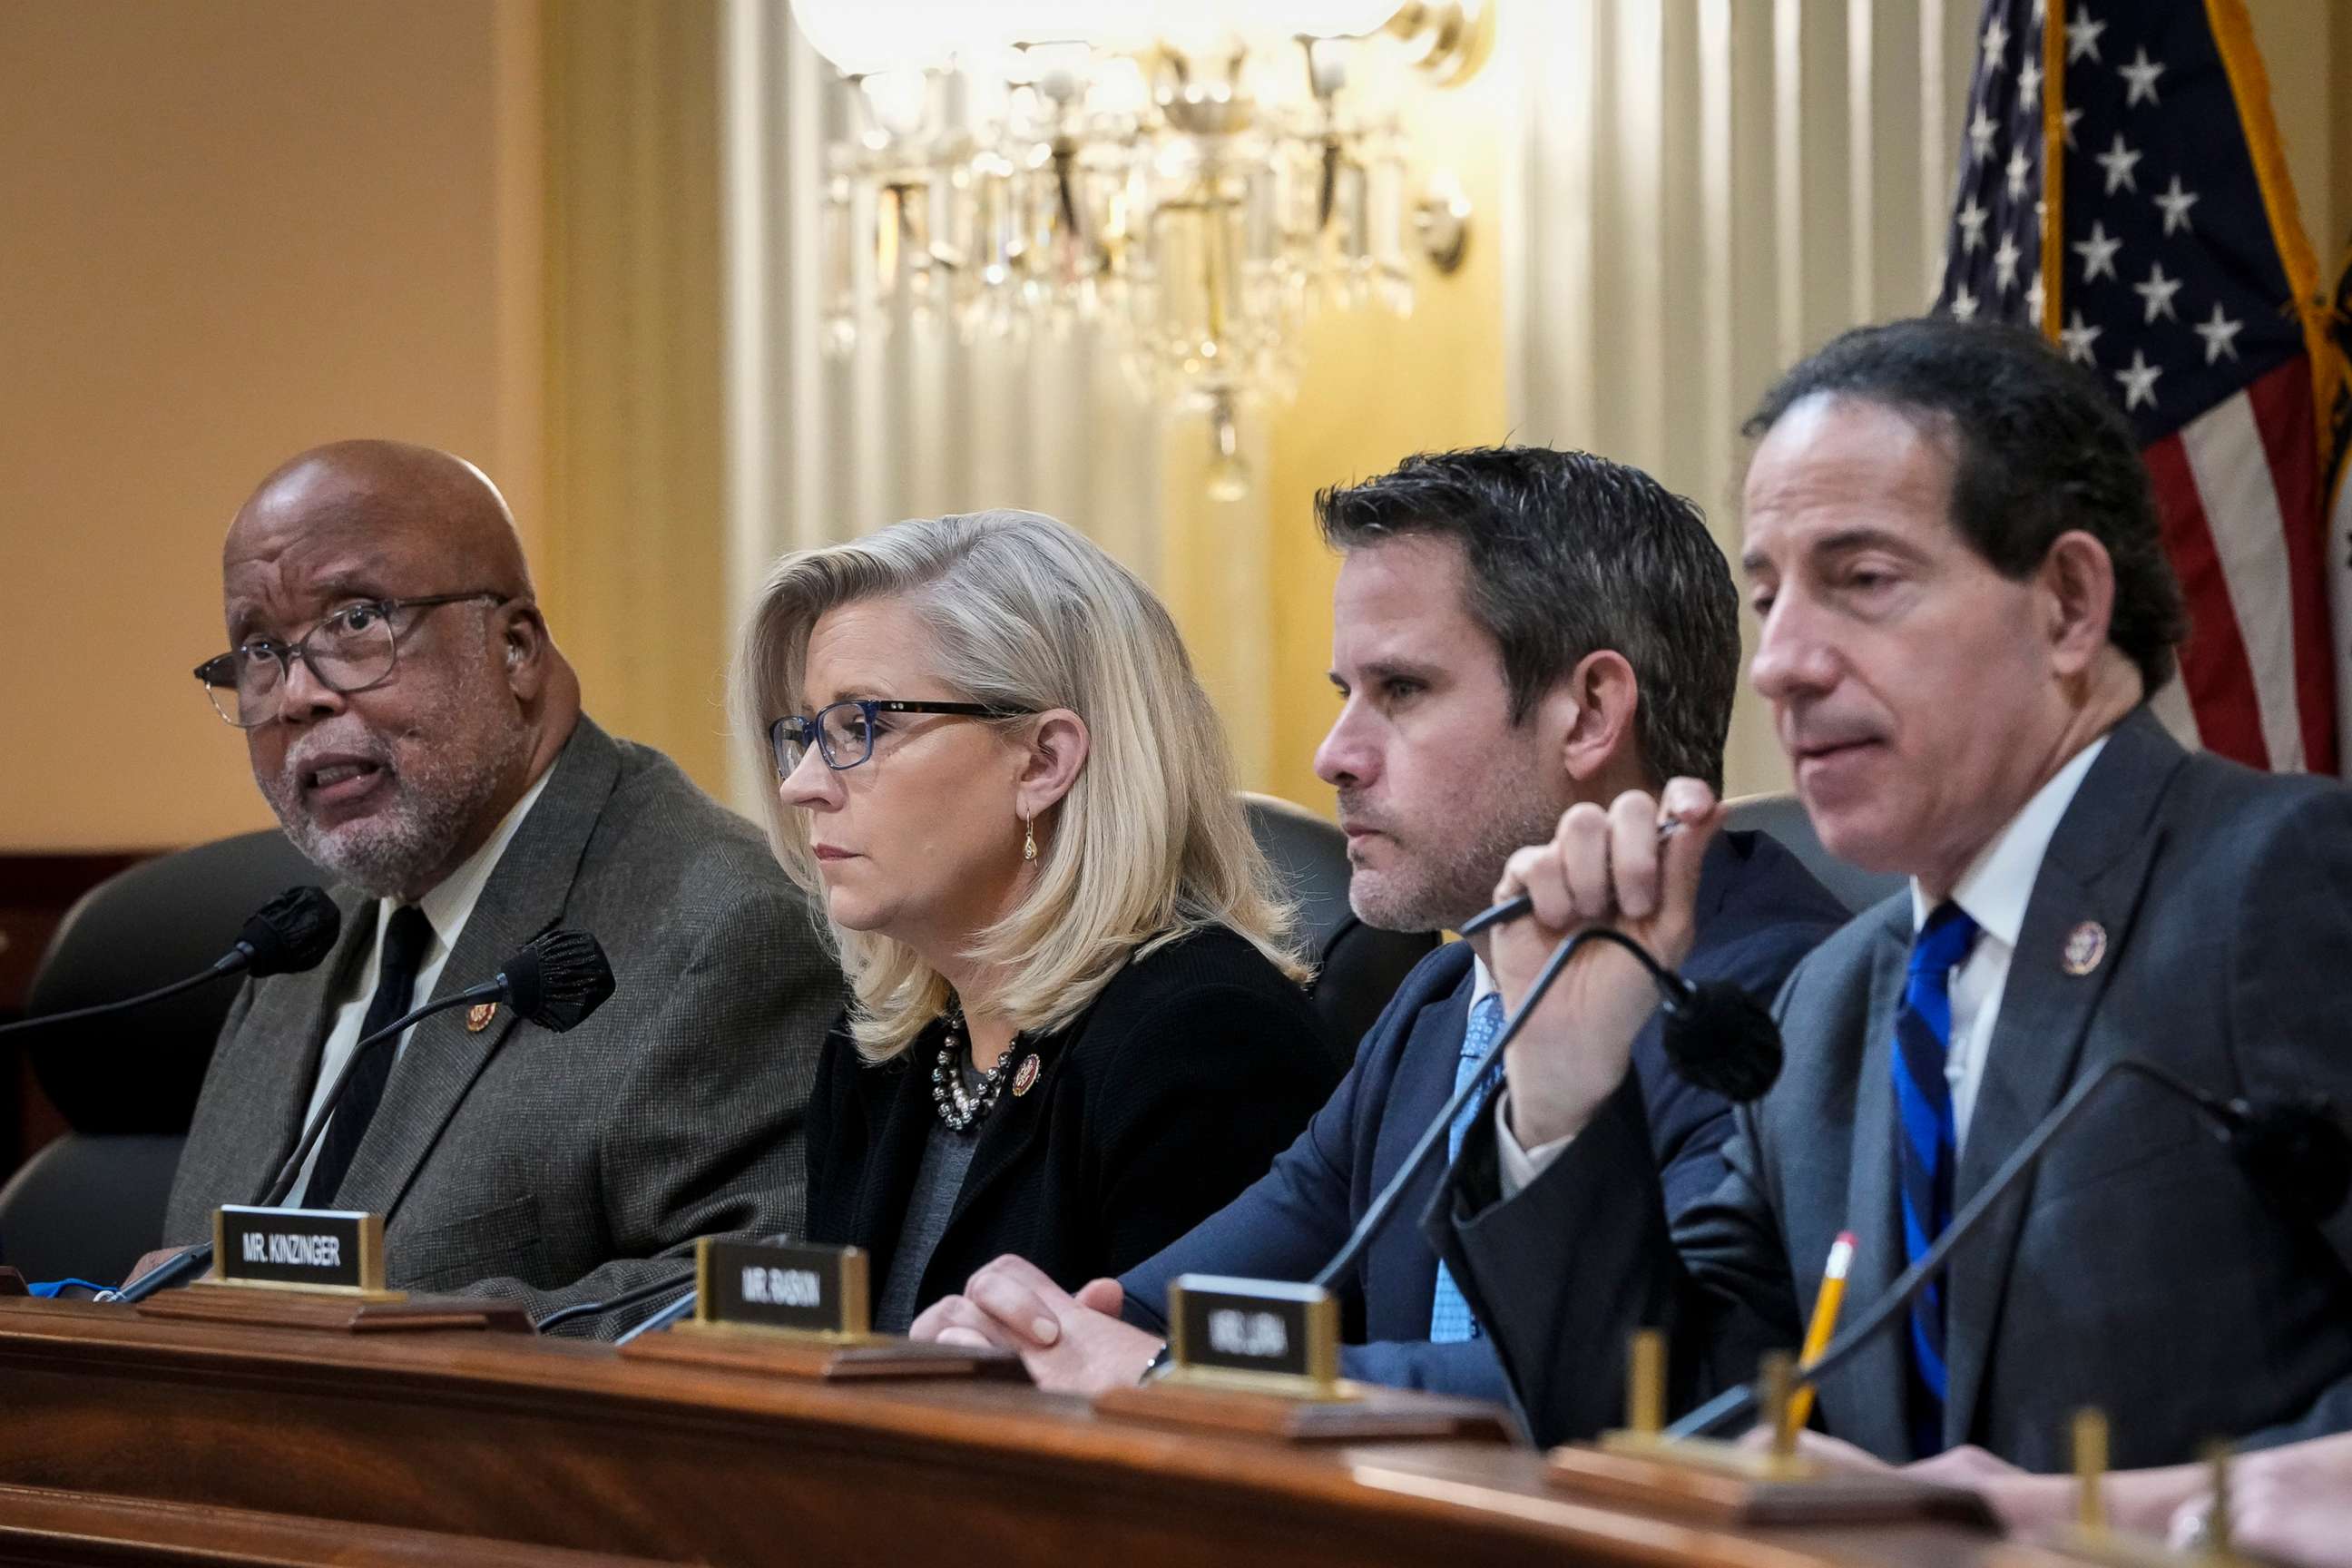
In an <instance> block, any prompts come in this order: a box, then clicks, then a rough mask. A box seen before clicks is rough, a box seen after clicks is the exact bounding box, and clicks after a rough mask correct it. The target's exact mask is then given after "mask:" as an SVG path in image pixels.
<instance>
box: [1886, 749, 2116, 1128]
mask: <svg viewBox="0 0 2352 1568" xmlns="http://www.w3.org/2000/svg"><path fill="white" fill-rule="evenodd" d="M2106 743H2107V738H2106V737H2105V735H2102V736H2100V737H2099V738H2098V739H2097V740H2095V741H2094V742H2091V743H2090V744H2089V745H2087V746H2085V747H2084V748H2083V749H2082V750H2081V751H2079V752H2075V753H2074V756H2073V757H2072V758H2070V759H2068V761H2067V763H2066V765H2065V766H2064V767H2063V768H2060V769H2059V770H2058V771H2057V772H2056V773H2053V774H2051V775H2050V780H2049V782H2048V783H2047V784H2043V785H2042V787H2041V788H2040V789H2038V790H2036V791H2034V793H2033V798H2032V800H2029V801H2027V802H2026V803H2025V805H2024V808H2023V809H2022V810H2021V811H2020V812H2019V813H2018V814H2017V815H2016V816H2012V817H2011V818H2010V819H2009V826H2006V827H2004V828H2002V829H2001V830H2000V832H1999V833H1997V834H1995V835H1994V836H1993V839H1992V842H1991V843H1990V844H1988V845H1986V846H1985V847H1983V848H1982V849H1980V850H1979V851H1978V852H1977V858H1975V859H1974V860H1971V861H1969V868H1968V869H1967V870H1965V871H1963V872H1961V873H1960V879H1959V880H1958V881H1957V882H1955V883H1953V884H1952V893H1951V899H1952V902H1954V903H1956V904H1958V905H1959V906H1960V909H1961V910H1962V911H1963V912H1964V913H1966V914H1967V916H1968V917H1969V919H1970V920H1972V921H1976V922H1977V940H1976V942H1975V944H1974V945H1973V946H1971V947H1970V948H1969V956H1968V960H1967V962H1965V963H1962V964H1961V965H1960V966H1959V967H1958V969H1956V970H1954V971H1953V972H1952V991H1951V995H1952V1042H1951V1045H1950V1047H1948V1049H1947V1050H1946V1051H1945V1053H1944V1079H1945V1081H1946V1082H1948V1083H1949V1084H1950V1085H1951V1089H1952V1140H1953V1146H1954V1147H1955V1148H1958V1149H1965V1148H1967V1147H1968V1143H1969V1120H1970V1118H1972V1117H1973V1116H1974V1115H1975V1113H1976V1108H1977V1090H1978V1089H1979V1087H1981V1086H1982V1084H1983V1083H1984V1070H1985V1057H1986V1055H1987V1053H1988V1052H1989V1051H1990V1049H1991V1048H1992V1031H1993V1026H1994V1025H1995V1024H1996V1023H1998V1022H1999V1021H2000V996H2001V992H2002V991H2003V990H2005V989H2006V988H2007V987H2008V984H2009V961H2010V958H2011V955H2012V954H2014V953H2015V952H2017V935H2018V932H2019V931H2021V930H2023V929H2024V926H2025V906H2026V905H2027V904H2028V903H2030V902H2032V898H2033V884H2034V883H2035V882H2036V881H2037V880H2039V879H2040V878H2041V876H2042V857H2043V856H2044V855H2046V854H2048V853H2049V850H2050V837H2051V835H2052V834H2054V833H2056V832H2057V831H2058V819H2059V818H2060V817H2063V816H2065V815H2066V808H2067V807H2068V806H2070V805H2074V792H2075V791H2077V790H2079V789H2081V788H2082V787H2083V775H2084V773H2089V772H2090V771H2091V764H2092V763H2094V762H2096V761H2097V760H2098V756H2099V752H2101V751H2103V750H2104V749H2105V746H2106ZM1934 912H1935V910H1934V906H1932V905H1930V904H1929V903H1928V902H1927V895H1926V894H1925V893H1923V892H1921V891H1920V890H1919V880H1918V879H1917V878H1916V877H1915V878H1913V879H1912V880H1911V930H1912V931H1913V932H1915V933H1916V932H1917V931H1918V930H1919V928H1920V927H1921V926H1923V925H1925V924H1926V923H1927V917H1928V916H1929V915H1930V914H1932V913H1934Z"/></svg>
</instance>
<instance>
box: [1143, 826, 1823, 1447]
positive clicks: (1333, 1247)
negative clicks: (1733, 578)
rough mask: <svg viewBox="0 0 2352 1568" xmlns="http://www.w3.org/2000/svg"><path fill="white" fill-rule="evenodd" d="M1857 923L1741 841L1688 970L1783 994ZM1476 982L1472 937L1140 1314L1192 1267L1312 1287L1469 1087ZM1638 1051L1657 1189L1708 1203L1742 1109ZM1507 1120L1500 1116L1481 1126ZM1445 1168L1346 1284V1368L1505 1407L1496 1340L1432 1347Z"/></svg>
mask: <svg viewBox="0 0 2352 1568" xmlns="http://www.w3.org/2000/svg"><path fill="white" fill-rule="evenodd" d="M1844 913H1845V911H1844V910H1843V907H1842V906H1841V905H1839V904H1838V902H1837V901H1836V900H1834V899H1832V898H1831V897H1830V895H1829V894H1828V893H1827V892H1826V891H1824V890H1823V889H1822V886H1821V884H1820V883H1818V882H1816V881H1815V880H1814V879H1813V878H1812V876H1811V873H1809V872H1808V871H1806V870H1805V868H1803V867H1802V866H1801V865H1800V864H1798V862H1797V860H1796V858H1795V857H1793V856H1791V855H1790V853H1789V852H1788V851H1787V850H1785V849H1783V848H1781V847H1780V845H1778V844H1776V843H1774V842H1773V841H1772V840H1770V839H1769V838H1766V837H1762V836H1761V835H1759V834H1748V833H1733V834H1725V835H1723V836H1722V837H1721V838H1720V839H1719V840H1718V841H1717V843H1716V844H1714V845H1711V846H1710V847H1709V850H1708V858H1707V861H1706V868H1705V870H1704V872H1703V873H1702V875H1701V877H1700V881H1699V898H1698V942H1697V945H1696V948H1695V949H1694V950H1693V952H1692V953H1691V958H1690V962H1689V964H1688V965H1687V969H1688V972H1689V973H1691V974H1693V975H1695V976H1696V977H1698V978H1700V979H1703V980H1729V981H1733V982H1735V983H1737V984H1739V985H1741V986H1744V987H1745V988H1747V989H1748V990H1749V991H1751V992H1753V993H1755V994H1759V995H1764V996H1769V995H1770V994H1773V992H1774V991H1775V990H1777V989H1778V988H1779V986H1780V982H1781V981H1782V980H1784V979H1785V978H1787V976H1788V973H1789V972H1790V969H1791V968H1793V967H1794V966H1795V964H1796V963H1797V960H1798V959H1800V958H1801V957H1802V956H1803V955H1804V954H1805V953H1806V952H1808V951H1810V950H1811V947H1812V945H1813V944H1814V943H1815V942H1819V941H1820V940H1821V939H1822V936H1824V935H1825V934H1827V933H1828V932H1829V931H1832V930H1833V929H1835V927H1836V925H1837V923H1838V921H1841V920H1842V919H1843V918H1844ZM1472 989H1473V982H1472V976H1471V953H1470V949H1469V948H1468V947H1467V946H1466V945H1465V944H1464V943H1461V942H1454V943H1451V944H1449V945H1447V946H1445V947H1442V948H1440V949H1438V950H1437V951H1436V952H1433V953H1432V954H1430V955H1429V957H1427V958H1425V959H1423V961H1422V962H1421V963H1420V964H1418V965H1417V966H1416V967H1415V968H1414V970H1413V972H1412V973H1411V974H1410V975H1408V976H1406V978H1405V983H1404V985H1403V987H1402V989H1401V990H1399V991H1398V993H1397V994H1396V998H1395V1000H1394V1001H1392V1002H1391V1003H1390V1004H1389V1007H1388V1011H1387V1012H1386V1013H1384V1014H1382V1015H1381V1020H1380V1022H1379V1023H1378V1024H1376V1025H1375V1026H1373V1028H1372V1032H1371V1033H1370V1034H1369V1035H1367V1036H1366V1037H1364V1042H1363V1046H1362V1048H1361V1049H1360V1051H1359V1052H1358V1053H1357V1057H1356V1065H1355V1067H1354V1068H1353V1069H1352V1070H1350V1071H1349V1074H1348V1076H1347V1078H1346V1079H1344V1080H1342V1082H1341V1083H1340V1085H1339V1090H1338V1092H1336V1093H1335V1094H1333V1095H1332V1097H1331V1100H1330V1101H1329V1103H1328V1104H1327V1105H1325V1106H1324V1107H1323V1109H1322V1110H1320V1111H1318V1112H1317V1113H1316V1117H1315V1120H1314V1121H1312V1122H1311V1123H1309V1124H1308V1126H1307V1131H1305V1132H1303V1133H1301V1134H1300V1135H1299V1138H1298V1141H1297V1142H1295V1143H1293V1144H1292V1145H1291V1146H1290V1148H1289V1149H1288V1150H1287V1151H1286V1152H1284V1154H1283V1156H1282V1158H1281V1159H1279V1160H1277V1161H1276V1162H1275V1164H1274V1168H1273V1169H1272V1170H1271V1171H1269V1172H1267V1173H1266V1174H1265V1177H1264V1178H1263V1179H1262V1180H1260V1181H1259V1182H1258V1183H1257V1184H1255V1185H1254V1186H1252V1187H1251V1188H1250V1189H1249V1191H1247V1192H1245V1193H1244V1194H1242V1195H1241V1196H1240V1197H1239V1198H1236V1199H1235V1200H1234V1202H1233V1203H1231V1204H1229V1205H1226V1206H1225V1208H1224V1209H1223V1211H1222V1212H1220V1213H1218V1214H1216V1215H1213V1216H1211V1217H1210V1218H1209V1219H1208V1220H1207V1221H1206V1222H1205V1223H1203V1224H1202V1226H1200V1227H1199V1228H1197V1229H1195V1230H1194V1231H1193V1232H1192V1234H1191V1235H1189V1236H1187V1237H1184V1238H1183V1239H1182V1240H1181V1241H1179V1242H1177V1243H1176V1244H1175V1245H1174V1246H1172V1247H1169V1248H1168V1249H1167V1250H1166V1251H1165V1252H1162V1253H1160V1255H1159V1256H1158V1257H1156V1258H1152V1259H1150V1261H1149V1262H1147V1263H1145V1264H1143V1265H1142V1266H1141V1267H1140V1268H1135V1269H1132V1270H1130V1271H1129V1273H1128V1274H1127V1275H1125V1276H1124V1277H1123V1279H1121V1281H1120V1283H1122V1284H1123V1285H1125V1286H1126V1287H1127V1294H1128V1306H1127V1316H1128V1317H1129V1320H1130V1321H1135V1322H1138V1323H1141V1324H1143V1325H1145V1326H1147V1327H1150V1329H1152V1330H1153V1331H1165V1330H1166V1326H1167V1323H1166V1303H1167V1300H1168V1283H1169V1281H1170V1280H1171V1279H1174V1278H1175V1277H1176V1276H1177V1275H1179V1274H1186V1273H1203V1274H1239V1275H1246V1276H1250V1277H1253V1278H1258V1279H1307V1278H1309V1277H1310V1276H1311V1275H1313V1274H1314V1273H1315V1271H1316V1270H1318V1268H1322V1267H1323V1265H1324V1264H1325V1263H1326V1262H1327V1261H1328V1260H1329V1258H1330V1257H1331V1255H1332V1254H1333V1253H1335V1252H1337V1251H1338V1250H1339V1246H1340V1244H1341V1243H1342V1242H1343V1241H1345V1240H1346V1239H1347V1237H1348V1234H1349V1231H1350V1230H1351V1229H1353V1228H1354V1226H1355V1224H1356V1222H1357V1221H1358V1220H1359V1219H1360V1218H1361V1217H1362V1215H1363V1213H1364V1211H1365V1209H1366V1208H1367V1207H1368V1206H1369V1205H1370V1202H1371V1199H1372V1197H1373V1195H1374V1194H1376V1193H1378V1192H1379V1191H1380V1190H1381V1188H1382V1187H1384V1186H1386V1185H1387V1184H1388V1183H1389V1180H1390V1178H1391V1177H1392V1176H1393V1175H1394V1174H1395V1173H1396V1172H1397V1169H1398V1167H1399V1166H1400V1165H1402V1163H1403V1161H1404V1156H1405V1153H1406V1152H1407V1151H1408V1150H1409V1149H1410V1148H1411V1147H1412V1144H1413V1142H1414V1141H1415V1140H1416V1139H1418V1138H1419V1137H1420V1136H1421V1134H1422V1132H1423V1130H1425V1129H1426V1128H1427V1127H1428V1125H1429V1122H1430V1120H1431V1119H1432V1118H1433V1117H1434V1116H1435V1115H1436V1114H1437V1112H1438V1110H1439V1109H1440V1108H1441V1107H1442V1106H1443V1105H1444V1103H1445V1100H1446V1098H1447V1097H1448V1096H1449V1095H1451V1094H1452V1093H1453V1092H1454V1071H1455V1064H1456V1063H1457V1062H1458V1061H1459V1060H1460V1058H1461V1053H1462V1037H1463V1031H1464V1029H1465V1027H1466V1026H1467V1025H1468V1020H1469V1011H1470V993H1471V991H1472ZM1633 1055H1634V1060H1635V1062H1636V1063H1637V1064H1638V1065H1639V1069H1640V1076H1641V1088H1642V1090H1643V1094H1644V1095H1645V1096H1646V1097H1647V1103H1648V1105H1649V1110H1650V1120H1649V1126H1650V1127H1651V1128H1654V1130H1655V1138H1654V1142H1651V1143H1648V1144H1645V1146H1644V1148H1643V1152H1642V1156H1641V1163H1642V1165H1643V1169H1644V1170H1645V1171H1647V1172H1649V1173H1650V1179H1651V1181H1652V1183H1653V1184H1655V1183H1656V1181H1657V1180H1658V1174H1657V1173H1659V1172H1660V1171H1662V1170H1663V1171H1664V1181H1665V1183H1666V1184H1667V1186H1668V1188H1669V1189H1670V1190H1672V1191H1674V1192H1675V1193H1677V1194H1683V1195H1685V1196H1686V1197H1688V1198H1690V1199H1693V1200H1696V1198H1697V1197H1699V1196H1701V1195H1703V1194H1706V1192H1708V1191H1710V1190H1712V1189H1713V1187H1714V1186H1715V1184H1716V1183H1717V1180H1718V1179H1719V1177H1720V1175H1721V1173H1722V1169H1723V1167H1722V1163H1721V1159H1720V1156H1719V1154H1718V1152H1717V1151H1718V1148H1719V1146H1720V1145H1721V1144H1722V1142H1723V1141H1724V1139H1725V1138H1727V1136H1729V1133H1730V1117H1729V1112H1728V1110H1727V1107H1726V1105H1725V1104H1724V1102H1723V1100H1720V1099H1719V1098H1717V1096H1715V1095H1712V1094H1709V1093H1706V1092H1705V1091H1703V1090H1700V1089H1693V1088H1692V1087H1691V1086H1690V1085H1688V1084H1686V1083H1685V1082H1683V1080H1682V1079H1679V1078H1677V1077H1675V1074H1674V1073H1673V1071H1672V1070H1671V1069H1670V1068H1667V1066H1666V1065H1665V1058H1664V1051H1663V1050H1662V1048H1661V1047H1660V1046H1659V1044H1658V1039H1657V1031H1656V1028H1655V1026H1652V1027H1650V1028H1648V1029H1645V1030H1643V1034H1642V1036H1641V1037H1640V1038H1639V1039H1638V1040H1637V1041H1636V1042H1635V1045H1634V1052H1633ZM1477 1121H1478V1122H1479V1123H1480V1124H1485V1123H1487V1122H1489V1121H1491V1112H1487V1111H1482V1112H1481V1114H1480V1115H1479V1117H1478V1118H1477ZM1646 1136H1647V1133H1646V1132H1645V1137H1646ZM1439 1175H1440V1172H1439V1171H1438V1170H1437V1169H1435V1168H1433V1169H1431V1170H1430V1171H1428V1172H1427V1173H1424V1174H1423V1176H1422V1177H1421V1178H1420V1180H1419V1181H1418V1182H1417V1183H1416V1184H1415V1185H1414V1186H1413V1187H1412V1189H1411V1190H1409V1191H1408V1192H1407V1193H1406V1194H1404V1196H1403V1202H1402V1204H1400V1205H1399V1207H1398V1210H1397V1218H1398V1220H1399V1221H1400V1223H1396V1224H1393V1225H1391V1226H1390V1227H1389V1228H1387V1229H1386V1230H1384V1231H1382V1232H1381V1234H1380V1235H1379V1236H1377V1237H1374V1239H1373V1240H1372V1242H1371V1244H1370V1246H1368V1247H1366V1248H1365V1249H1364V1252H1363V1254H1362V1256H1361V1258H1360V1259H1359V1260H1358V1262H1357V1265H1356V1269H1355V1272H1354V1274H1353V1276H1352V1277H1351V1278H1349V1279H1345V1280H1343V1281H1341V1290H1342V1300H1343V1311H1344V1312H1345V1314H1346V1316H1347V1317H1348V1319H1349V1321H1350V1322H1351V1323H1352V1324H1360V1325H1361V1328H1360V1332H1361V1333H1362V1335H1363V1336H1364V1337H1365V1338H1366V1339H1367V1340H1368V1341H1369V1342H1368V1343H1363V1344H1354V1345H1350V1346H1349V1347H1348V1348H1347V1350H1346V1351H1345V1352H1343V1353H1342V1358H1341V1359H1342V1362H1343V1363H1344V1370H1345V1371H1346V1372H1347V1374H1348V1375H1349V1376H1350V1377H1355V1378H1361V1379H1364V1380H1367V1381H1370V1382H1375V1383H1384V1384H1393V1385H1396V1386H1400V1387H1410V1388H1434V1389H1440V1390H1444V1391H1445V1392H1448V1393H1454V1394H1472V1395H1476V1396H1479V1397H1484V1398H1491V1399H1496V1400H1498V1401H1499V1400H1503V1399H1505V1398H1507V1388H1506V1386H1505V1384H1504V1380H1503V1376H1502V1372H1501V1369H1500V1368H1499V1367H1498V1366H1497V1365H1496V1362H1495V1358H1494V1353H1493V1352H1492V1351H1491V1350H1490V1349H1489V1348H1488V1347H1487V1344H1486V1342H1485V1341H1484V1340H1483V1339H1474V1340H1469V1341H1465V1342H1462V1343H1459V1344H1446V1345H1440V1344H1433V1343H1431V1342H1430V1340H1429V1310H1430V1303H1431V1299H1432V1297H1433V1295H1434V1293H1435V1289H1436V1277H1437V1254H1436V1253H1435V1251H1433V1249H1432V1247H1431V1246H1430V1244H1429V1243H1428V1242H1427V1241H1426V1240H1425V1239H1423V1237H1422V1236H1421V1234H1420V1233H1419V1232H1418V1231H1416V1230H1415V1229H1414V1228H1413V1226H1412V1223H1411V1218H1412V1215H1417V1214H1419V1213H1420V1212H1421V1209H1422V1207H1423V1205H1426V1204H1427V1202H1428V1201H1429V1197H1430V1194H1433V1193H1434V1192H1435V1191H1436V1189H1437V1183H1438V1177H1439Z"/></svg>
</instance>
